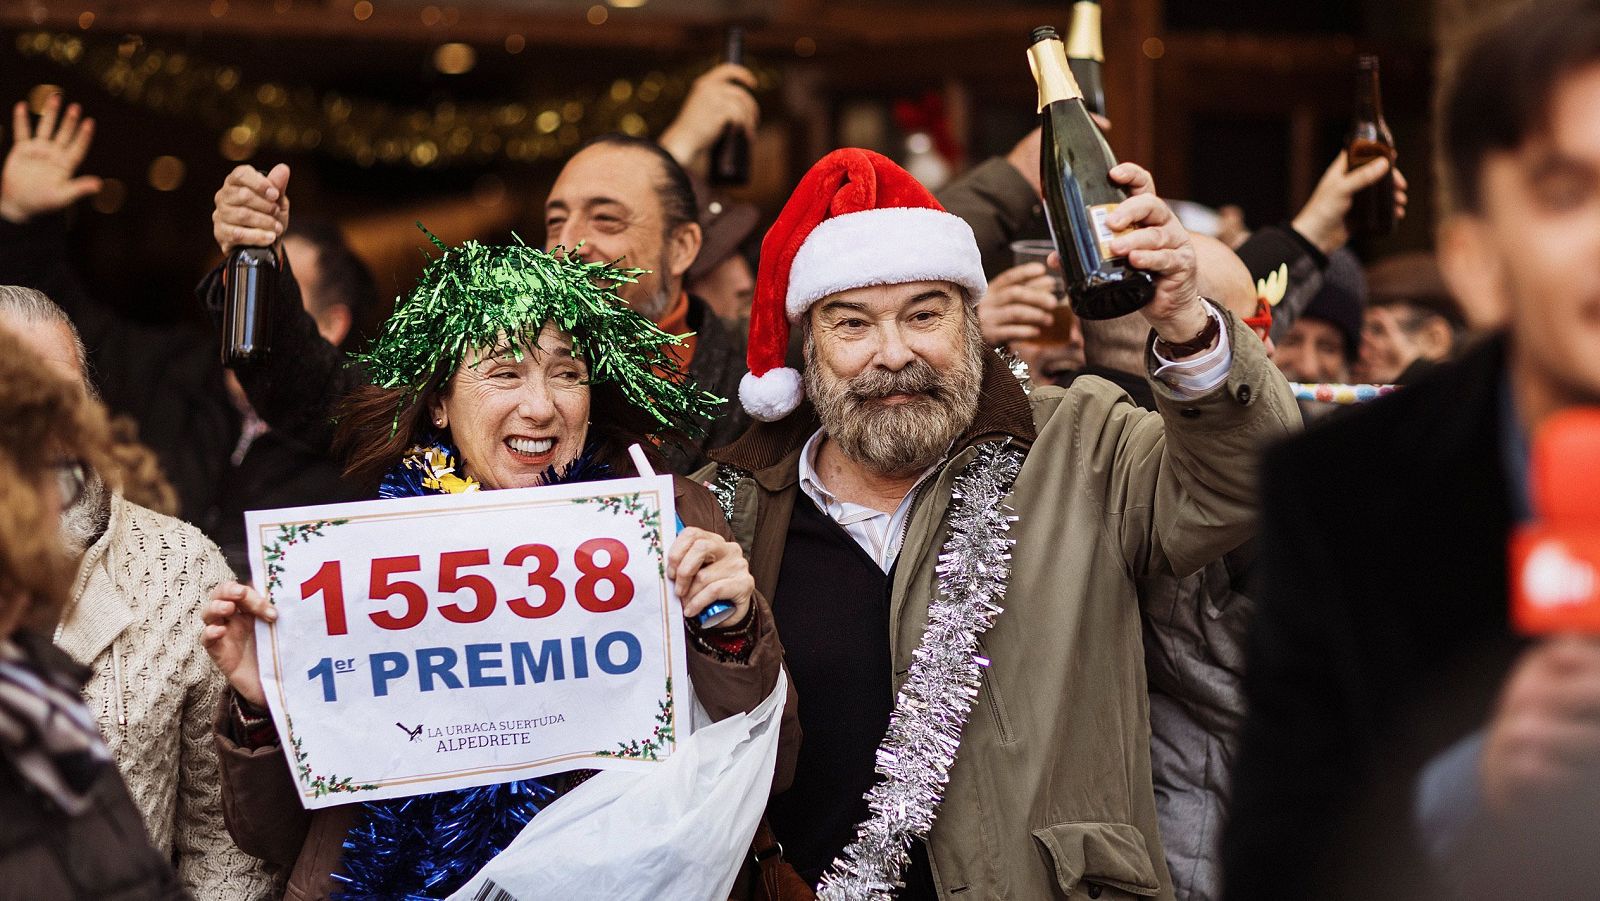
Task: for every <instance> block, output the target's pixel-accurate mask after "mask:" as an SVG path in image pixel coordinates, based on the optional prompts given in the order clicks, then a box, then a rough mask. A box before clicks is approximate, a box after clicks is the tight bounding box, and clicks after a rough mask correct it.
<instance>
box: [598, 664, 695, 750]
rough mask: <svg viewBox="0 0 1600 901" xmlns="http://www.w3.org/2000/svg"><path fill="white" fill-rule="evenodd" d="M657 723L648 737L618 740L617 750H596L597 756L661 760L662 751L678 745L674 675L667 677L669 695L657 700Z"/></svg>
mask: <svg viewBox="0 0 1600 901" xmlns="http://www.w3.org/2000/svg"><path fill="white" fill-rule="evenodd" d="M656 707H657V710H656V725H655V728H654V729H653V730H652V731H651V733H650V737H649V738H646V739H642V740H641V739H637V738H636V739H633V740H632V741H619V742H617V750H615V751H596V752H594V753H595V756H596V757H615V758H618V759H619V760H651V761H655V760H660V759H661V757H660V752H662V751H664V750H666V749H667V748H668V747H669V746H671V747H676V746H677V742H678V739H677V734H676V731H675V729H674V727H673V722H674V717H673V715H672V677H671V676H668V677H667V696H666V698H665V699H663V700H660V701H657V702H656Z"/></svg>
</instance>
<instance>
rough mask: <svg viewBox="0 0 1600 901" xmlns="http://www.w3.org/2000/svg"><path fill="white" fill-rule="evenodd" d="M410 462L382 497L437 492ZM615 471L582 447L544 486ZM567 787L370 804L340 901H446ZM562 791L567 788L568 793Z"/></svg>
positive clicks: (532, 785)
mask: <svg viewBox="0 0 1600 901" xmlns="http://www.w3.org/2000/svg"><path fill="white" fill-rule="evenodd" d="M417 450H420V451H426V450H434V451H442V452H443V453H445V454H446V455H448V458H449V460H451V461H455V460H459V459H460V457H459V455H458V454H457V453H456V450H455V448H453V447H451V446H450V445H449V444H447V443H446V442H444V441H443V440H442V439H441V438H439V437H437V436H435V437H433V439H432V441H431V443H430V445H428V446H425V447H424V448H421V449H414V451H417ZM417 456H418V454H417V453H413V454H410V455H408V457H407V460H406V461H402V462H401V463H400V465H397V466H395V467H394V468H393V469H391V470H390V471H389V473H388V474H387V475H385V476H384V478H383V484H382V485H381V486H380V487H379V489H378V496H379V497H383V498H394V497H420V496H422V495H426V494H437V493H439V492H438V491H436V490H434V489H430V488H426V487H424V486H423V484H422V481H423V478H424V477H425V475H426V472H427V468H426V467H425V466H421V465H417V464H416V459H417ZM611 476H612V472H611V468H610V467H609V466H607V465H606V464H604V463H602V462H600V461H599V460H597V459H596V458H595V453H594V448H593V447H592V446H589V447H585V448H584V450H583V453H582V454H581V455H579V457H578V459H577V460H574V461H573V462H572V464H571V465H570V466H568V467H566V468H565V469H564V470H563V471H561V472H559V473H558V472H556V471H555V469H554V468H553V467H552V468H551V469H550V470H549V471H547V472H546V473H545V475H544V479H543V483H544V484H546V485H553V484H557V483H561V482H587V481H593V480H596V479H606V478H611ZM566 781H567V780H566V779H564V778H563V777H561V776H556V777H553V778H550V779H524V780H522V781H521V782H506V783H502V784H500V785H486V786H483V787H481V788H469V789H463V790H460V791H448V792H439V793H437V794H431V795H418V796H416V797H411V798H397V799H395V800H392V801H369V802H367V803H365V804H363V805H362V808H363V810H362V817H361V821H360V822H359V823H358V824H357V825H356V826H355V827H354V828H352V829H351V830H350V832H349V833H348V834H347V835H346V836H345V840H344V857H343V860H342V862H343V865H344V866H343V869H344V872H342V873H334V874H333V878H334V879H336V880H338V881H339V882H341V883H343V884H344V886H345V888H344V890H343V891H341V892H340V893H339V894H337V895H336V896H335V897H336V898H338V899H339V901H380V899H381V901H432V899H436V898H445V897H449V895H450V894H451V893H453V892H454V891H455V890H456V889H459V888H460V887H461V886H462V885H465V884H466V882H467V880H468V879H471V878H472V876H473V875H474V874H476V873H477V872H478V871H479V870H480V869H482V868H483V866H484V865H485V864H487V863H488V862H489V861H490V860H492V859H493V858H494V857H495V855H497V854H499V853H500V852H501V851H504V850H505V848H506V846H507V845H509V844H511V841H512V840H513V839H515V838H516V837H517V835H518V834H519V833H521V832H522V827H524V826H526V825H527V824H528V821H529V820H531V819H533V817H534V815H535V814H537V813H538V812H539V811H540V810H542V809H543V808H544V807H545V805H547V804H549V803H550V802H551V801H554V800H555V799H556V798H558V797H560V795H561V793H562V788H558V786H563V784H564V783H565V782H566ZM563 787H564V786H563Z"/></svg>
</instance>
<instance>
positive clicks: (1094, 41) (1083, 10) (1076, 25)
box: [1067, 0, 1106, 63]
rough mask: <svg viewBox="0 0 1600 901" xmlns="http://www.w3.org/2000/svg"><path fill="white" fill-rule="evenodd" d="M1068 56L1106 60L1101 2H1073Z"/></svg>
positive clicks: (1068, 36)
mask: <svg viewBox="0 0 1600 901" xmlns="http://www.w3.org/2000/svg"><path fill="white" fill-rule="evenodd" d="M1067 56H1070V57H1072V58H1073V59H1092V60H1094V61H1095V62H1097V63H1103V62H1105V61H1106V53H1105V47H1104V46H1103V45H1102V44H1101V42H1100V4H1098V3H1093V2H1091V0H1078V2H1077V3H1074V4H1072V30H1071V31H1069V32H1067Z"/></svg>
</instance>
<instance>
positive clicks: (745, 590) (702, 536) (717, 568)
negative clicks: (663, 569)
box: [667, 528, 756, 626]
mask: <svg viewBox="0 0 1600 901" xmlns="http://www.w3.org/2000/svg"><path fill="white" fill-rule="evenodd" d="M667 573H668V574H669V575H670V576H671V578H672V581H673V584H674V585H675V586H676V587H677V589H678V601H679V602H680V603H682V604H683V615H684V617H685V618H688V619H693V618H694V616H695V615H696V614H698V613H699V612H700V611H702V610H704V609H706V607H707V606H709V605H710V604H711V602H713V601H727V602H729V603H730V604H733V615H731V616H729V617H728V618H727V620H725V624H726V625H729V626H732V625H738V624H740V623H743V622H744V618H745V617H746V616H747V615H749V613H750V599H751V597H753V596H754V595H755V591H756V580H755V577H754V576H752V575H750V565H749V564H748V563H747V562H745V559H744V551H743V550H742V549H741V548H740V547H739V545H738V543H736V542H733V541H728V540H727V539H725V538H723V537H722V536H721V535H718V534H716V533H714V532H708V531H706V530H705V529H696V528H687V529H684V530H683V531H682V532H679V533H678V537H677V538H676V539H675V540H674V541H673V542H672V547H671V548H670V549H668V551H667Z"/></svg>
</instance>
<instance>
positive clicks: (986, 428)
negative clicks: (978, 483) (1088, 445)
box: [710, 351, 1038, 491]
mask: <svg viewBox="0 0 1600 901" xmlns="http://www.w3.org/2000/svg"><path fill="white" fill-rule="evenodd" d="M820 427H821V422H820V421H819V420H818V419H817V411H816V409H815V408H813V407H812V406H811V402H810V401H804V402H802V403H801V404H800V406H799V408H797V409H796V410H795V411H794V412H793V413H790V414H789V415H788V416H785V417H784V418H782V419H780V420H778V421H777V422H755V423H752V424H751V426H750V428H749V429H748V430H746V431H745V433H744V434H743V435H741V436H739V438H738V440H736V441H734V442H733V443H732V444H729V445H728V446H726V447H723V448H719V449H717V450H714V451H712V452H711V454H710V456H711V459H713V460H715V461H716V462H718V463H722V464H726V465H728V466H735V467H738V468H739V469H742V470H745V471H746V472H749V473H751V474H752V475H753V476H755V479H756V481H757V482H758V483H760V484H761V487H763V488H765V489H766V490H768V491H782V490H783V489H785V488H788V487H789V486H790V485H793V484H795V482H796V480H797V479H798V475H797V473H798V467H797V466H796V465H795V462H794V460H796V459H798V457H799V453H800V449H801V447H802V446H804V445H805V443H806V441H807V440H808V439H809V438H810V437H811V436H812V435H813V434H815V433H816V431H817V429H818V428H820ZM1002 437H1004V438H1010V439H1012V440H1014V441H1017V442H1018V443H1020V444H1021V445H1022V446H1023V448H1024V449H1026V448H1028V447H1030V446H1032V444H1033V442H1034V439H1035V438H1037V437H1038V432H1037V430H1036V429H1035V428H1034V425H1033V410H1032V408H1031V407H1030V406H1029V404H1028V395H1027V393H1026V392H1024V391H1023V390H1022V385H1021V384H1020V383H1019V382H1018V381H1017V377H1016V376H1015V375H1012V374H1011V370H1010V369H1008V368H1006V364H1005V361H1004V360H1001V359H1000V356H999V355H998V354H995V353H992V352H990V351H985V352H984V354H983V385H982V386H981V387H980V388H979V389H978V412H977V415H976V416H974V417H973V419H972V423H971V424H970V425H968V426H967V428H966V430H965V431H963V432H962V433H961V435H960V436H958V437H957V438H956V440H955V443H954V444H953V445H952V448H953V449H954V450H960V449H961V448H964V447H967V446H968V445H971V444H976V443H977V442H979V441H984V440H988V439H992V438H1002ZM791 458H793V459H791Z"/></svg>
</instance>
